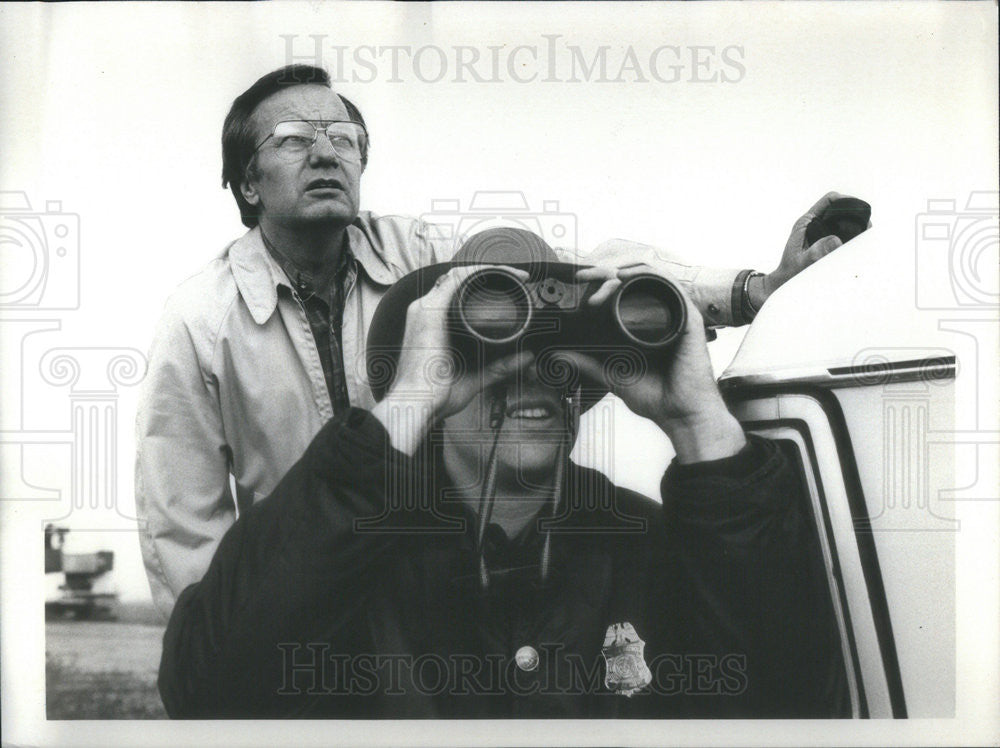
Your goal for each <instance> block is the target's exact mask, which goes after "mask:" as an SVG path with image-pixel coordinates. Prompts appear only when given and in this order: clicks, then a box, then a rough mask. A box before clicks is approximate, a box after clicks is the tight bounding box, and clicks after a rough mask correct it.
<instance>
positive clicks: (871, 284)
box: [720, 219, 996, 718]
mask: <svg viewBox="0 0 1000 748" xmlns="http://www.w3.org/2000/svg"><path fill="white" fill-rule="evenodd" d="M994 220H995V219H994ZM994 225H995V223H994ZM880 241H884V239H880V234H879V232H878V230H877V227H876V228H875V229H872V230H869V231H868V232H866V233H864V234H862V235H861V236H859V237H857V238H856V239H854V240H852V241H851V242H849V243H848V244H846V245H844V246H843V247H841V248H840V249H838V250H837V251H836V252H834V253H833V254H832V255H830V256H828V257H827V258H825V259H824V260H823V261H822V262H819V263H817V264H816V265H815V266H813V267H811V268H809V269H808V270H806V271H805V272H803V273H802V274H801V276H799V277H798V278H795V279H793V281H791V282H789V283H788V284H787V285H786V286H785V287H783V288H782V289H781V290H780V291H779V292H778V293H777V294H775V295H774V296H773V297H772V298H771V299H770V300H769V301H768V302H767V304H766V305H765V306H764V308H763V309H762V310H761V312H760V314H759V316H758V317H757V319H756V320H755V322H754V323H753V325H752V326H751V327H750V329H749V330H748V332H747V335H746V338H745V339H744V341H743V344H742V346H741V348H740V350H739V352H738V354H737V355H736V357H735V359H734V360H733V362H732V363H731V364H730V366H729V367H728V368H727V369H726V371H725V372H724V373H723V375H722V376H721V378H720V387H721V389H722V391H723V393H724V395H725V396H726V399H727V401H728V402H729V404H730V407H731V409H732V410H733V412H734V413H735V415H736V416H737V418H739V419H740V421H741V422H742V423H743V424H744V425H745V426H746V428H747V429H748V430H749V431H752V432H755V433H758V434H761V435H764V436H767V437H769V438H771V439H775V440H777V441H778V442H779V443H780V444H781V445H782V446H783V447H784V448H785V449H786V450H787V451H788V453H789V454H791V455H793V457H794V459H795V461H796V462H797V463H798V465H799V468H800V470H801V473H802V480H803V482H804V483H805V484H806V485H807V486H808V495H809V497H810V500H811V506H810V507H809V510H810V512H811V514H812V517H813V519H814V521H815V526H816V530H817V535H818V538H819V542H820V545H821V548H822V553H823V557H824V563H825V565H826V570H827V576H828V581H829V586H830V594H831V598H832V601H833V604H834V610H835V611H836V612H835V614H836V616H837V623H838V625H839V628H840V633H841V643H842V650H843V656H844V662H845V664H846V670H847V687H848V690H849V692H850V694H849V695H850V703H851V712H852V714H853V716H855V717H897V718H898V717H906V716H910V717H950V716H954V713H955V644H956V641H955V630H956V619H955V586H956V585H955V547H956V530H957V529H958V525H957V522H956V520H955V519H954V514H955V513H954V501H955V500H956V498H957V497H958V492H957V491H956V489H955V488H954V487H955V485H956V480H955V475H954V473H955V468H954V466H955V445H956V427H955V402H956V387H955V385H956V378H955V377H956V354H955V350H956V347H957V346H958V345H960V343H957V342H956V340H957V339H959V338H960V337H961V334H960V332H961V331H960V330H959V331H958V332H956V330H958V327H959V326H958V325H957V324H956V325H951V326H949V324H948V323H947V319H946V318H947V317H948V314H947V313H942V312H941V311H936V312H931V313H928V311H927V310H922V309H920V308H919V303H918V302H919V299H915V295H914V284H913V283H912V277H911V280H910V282H907V279H906V278H901V277H900V271H899V269H898V267H897V268H893V267H891V266H889V263H887V262H885V261H880V260H879V257H880V253H879V248H880ZM993 246H994V247H995V246H996V245H995V239H994V245H993ZM994 251H995V249H994ZM881 254H882V256H883V257H884V255H885V253H881ZM994 272H995V268H994ZM939 280H940V282H942V283H946V282H947V281H946V279H945V278H941V279H939ZM959 316H961V315H959Z"/></svg>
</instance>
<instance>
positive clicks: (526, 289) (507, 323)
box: [450, 267, 687, 355]
mask: <svg viewBox="0 0 1000 748" xmlns="http://www.w3.org/2000/svg"><path fill="white" fill-rule="evenodd" d="M601 285H602V282H601V281H589V282H575V281H573V280H572V279H568V278H567V279H560V278H558V277H545V278H543V279H541V280H528V281H524V280H521V278H519V277H518V276H517V275H515V274H514V273H512V272H510V271H509V270H506V269H504V268H501V267H497V268H485V269H483V270H479V271H477V272H476V273H473V274H472V275H470V276H469V277H468V278H466V279H465V281H464V282H463V283H462V285H461V286H460V287H459V289H458V291H457V292H456V294H455V297H454V300H453V302H452V308H451V313H450V324H451V331H452V333H453V334H454V333H457V337H458V338H459V340H456V341H455V342H456V343H457V344H458V345H459V347H463V346H462V345H461V339H463V338H464V339H466V340H467V341H474V343H475V344H476V345H478V346H482V347H484V348H486V349H487V350H488V351H489V350H495V351H496V352H497V353H499V352H503V351H506V350H507V349H510V348H514V347H516V346H518V345H523V346H526V347H529V348H531V349H533V350H538V349H539V348H540V347H545V348H549V347H557V348H561V349H573V350H578V351H580V352H583V353H586V352H587V351H588V349H592V350H594V351H595V352H597V351H599V350H604V351H607V350H608V349H609V348H612V349H613V348H615V347H622V346H626V347H629V348H634V349H638V350H639V351H641V352H643V353H644V354H646V355H655V354H659V353H663V352H665V351H667V350H668V349H669V348H670V347H671V346H672V344H673V343H675V342H676V341H677V339H678V338H679V337H680V335H681V334H682V333H683V331H684V326H685V324H686V321H687V311H686V308H685V305H684V297H683V296H682V295H681V292H680V290H679V289H678V288H677V287H676V286H675V285H674V284H673V283H671V282H670V281H668V280H667V279H665V278H662V277H660V276H658V275H653V274H643V275H637V276H635V277H632V278H629V279H627V280H625V281H623V282H622V284H621V286H620V287H619V288H618V289H617V290H615V292H614V293H613V294H612V295H611V296H610V297H609V298H608V299H606V300H605V301H604V302H603V303H601V304H599V305H596V306H594V305H591V304H589V303H588V301H589V300H590V298H591V297H592V296H593V295H594V294H595V293H596V292H597V290H598V289H599V288H600V287H601Z"/></svg>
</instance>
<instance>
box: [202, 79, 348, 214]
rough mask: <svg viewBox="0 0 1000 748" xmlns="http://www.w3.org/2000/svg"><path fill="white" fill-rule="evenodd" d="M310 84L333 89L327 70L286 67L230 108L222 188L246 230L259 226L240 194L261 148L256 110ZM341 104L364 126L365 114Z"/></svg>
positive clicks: (225, 127) (345, 101)
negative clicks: (256, 136) (233, 202)
mask: <svg viewBox="0 0 1000 748" xmlns="http://www.w3.org/2000/svg"><path fill="white" fill-rule="evenodd" d="M309 83H313V84H319V85H321V86H326V87H327V88H333V86H332V84H331V81H330V74H329V73H327V72H326V71H325V70H323V68H318V67H314V66H312V65H286V66H285V67H283V68H279V69H278V70H274V71H272V72H270V73H268V74H267V75H265V76H263V77H262V78H261V79H260V80H258V81H257V82H256V83H254V84H253V85H252V86H250V88H248V89H247V90H246V91H244V92H243V93H241V94H240V95H239V96H237V97H236V99H235V100H234V101H233V105H232V106H231V107H230V108H229V114H227V115H226V121H225V123H224V124H223V125H222V186H223V187H229V189H230V190H232V193H233V197H235V198H236V204H237V205H238V206H239V207H240V217H241V218H242V220H243V225H244V226H247V227H249V228H253V227H254V226H256V225H257V208H256V207H255V206H253V205H250V203H248V202H247V201H246V200H244V199H243V193H241V192H240V184H241V183H242V182H243V179H244V178H245V176H246V171H247V167H249V166H250V160H251V158H252V157H253V153H254V148H256V146H257V143H256V142H254V132H253V123H252V117H253V113H254V110H256V109H257V107H258V106H260V104H261V102H262V101H264V100H265V99H267V98H268V97H269V96H273V95H274V94H276V93H278V92H279V91H282V90H283V89H286V88H290V87H291V86H301V85H305V84H309ZM338 96H339V94H338ZM340 100H341V101H342V102H343V104H344V108H346V109H347V116H348V117H349V118H350V119H351V121H353V122H358V123H360V124H362V125H364V124H365V118H364V117H362V116H361V111H360V110H359V109H358V108H357V107H356V106H354V104H353V102H351V101H350V100H348V99H347V98H346V97H344V96H340ZM367 163H368V141H367V139H366V140H364V141H363V142H362V145H361V165H362V167H364V166H365V165H366V164H367Z"/></svg>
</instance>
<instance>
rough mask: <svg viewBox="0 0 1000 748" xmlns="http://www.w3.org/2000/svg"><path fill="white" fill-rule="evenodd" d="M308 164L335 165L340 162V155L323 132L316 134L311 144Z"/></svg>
mask: <svg viewBox="0 0 1000 748" xmlns="http://www.w3.org/2000/svg"><path fill="white" fill-rule="evenodd" d="M309 162H310V163H311V164H318V163H336V164H339V163H340V162H341V157H340V154H339V153H337V150H336V149H335V148H334V147H333V143H331V142H330V138H329V137H328V136H327V134H326V133H324V132H318V133H316V140H315V141H314V142H313V144H312V147H311V148H310V149H309Z"/></svg>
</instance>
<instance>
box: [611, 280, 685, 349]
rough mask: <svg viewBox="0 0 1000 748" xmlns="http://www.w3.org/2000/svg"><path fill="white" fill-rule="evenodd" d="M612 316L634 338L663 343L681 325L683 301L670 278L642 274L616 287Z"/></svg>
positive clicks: (642, 341)
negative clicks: (616, 293)
mask: <svg viewBox="0 0 1000 748" xmlns="http://www.w3.org/2000/svg"><path fill="white" fill-rule="evenodd" d="M614 315H615V319H616V320H617V322H618V324H619V326H620V327H621V329H622V331H623V332H624V333H625V334H626V335H627V336H629V337H630V338H632V339H633V340H635V341H637V342H639V343H642V344H644V345H650V346H657V345H663V344H665V343H667V342H669V341H671V340H673V339H674V338H675V337H676V336H677V334H678V333H679V332H680V330H681V328H682V327H683V324H684V301H683V299H682V298H681V296H680V293H679V292H678V291H677V289H676V288H675V287H674V285H673V284H672V283H671V282H670V281H667V280H665V279H663V278H657V277H651V276H643V277H638V278H633V279H632V280H630V281H628V282H626V283H625V284H624V285H622V287H621V288H620V289H619V291H618V297H617V300H616V302H615V304H614Z"/></svg>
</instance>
